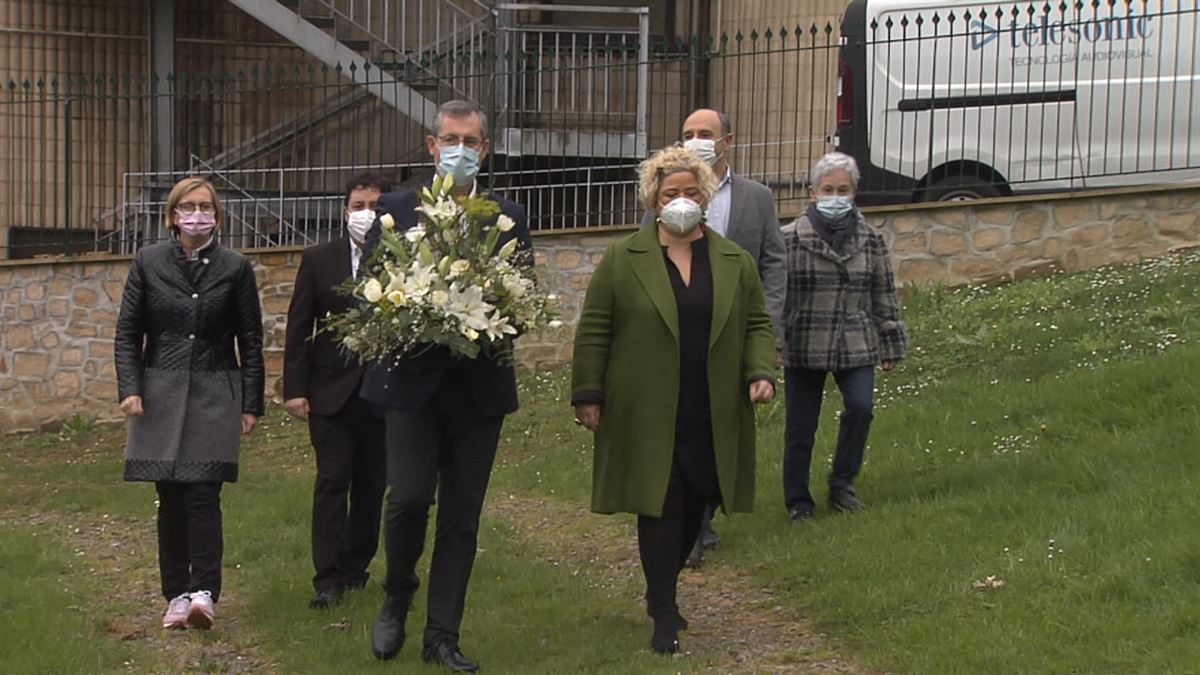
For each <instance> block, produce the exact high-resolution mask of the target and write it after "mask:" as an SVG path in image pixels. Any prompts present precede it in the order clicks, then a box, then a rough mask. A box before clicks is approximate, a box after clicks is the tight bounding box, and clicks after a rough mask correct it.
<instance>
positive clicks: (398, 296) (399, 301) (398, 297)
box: [387, 289, 407, 307]
mask: <svg viewBox="0 0 1200 675" xmlns="http://www.w3.org/2000/svg"><path fill="white" fill-rule="evenodd" d="M387 299H388V302H390V303H392V304H393V305H395V306H397V307H399V306H401V305H403V304H404V302H405V300H407V298H406V297H405V296H404V291H402V290H400V289H396V290H394V291H392V292H391V293H388V294H387Z"/></svg>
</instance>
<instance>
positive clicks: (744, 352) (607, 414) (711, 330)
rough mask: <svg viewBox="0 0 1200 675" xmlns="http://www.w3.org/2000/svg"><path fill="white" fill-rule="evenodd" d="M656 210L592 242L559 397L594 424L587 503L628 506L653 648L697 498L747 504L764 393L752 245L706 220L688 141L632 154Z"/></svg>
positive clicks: (762, 326)
mask: <svg viewBox="0 0 1200 675" xmlns="http://www.w3.org/2000/svg"><path fill="white" fill-rule="evenodd" d="M638 170H639V176H640V182H641V197H642V201H643V202H644V203H645V205H646V208H649V209H652V210H654V212H655V213H656V214H657V227H653V228H643V229H642V230H640V231H638V232H637V233H636V234H632V235H630V236H628V237H626V238H624V239H622V240H620V241H618V242H616V243H614V244H612V245H611V246H610V247H609V248H608V251H606V252H605V254H604V259H603V260H601V261H600V264H599V265H598V266H597V267H596V272H595V274H594V275H593V276H592V280H591V284H590V285H589V286H588V291H587V297H586V299H585V300H584V305H583V311H582V314H581V316H580V319H579V327H578V329H577V331H576V333H575V362H574V373H573V382H572V397H571V403H572V404H573V405H574V406H575V417H576V420H577V421H578V423H580V424H582V425H583V426H585V427H587V428H588V429H589V430H591V431H593V432H595V443H596V446H595V464H594V467H593V477H592V486H593V487H592V490H593V491H592V510H593V511H595V512H597V513H617V512H627V513H636V514H637V515H638V550H639V553H640V555H641V561H642V570H643V572H644V573H645V576H646V609H647V612H648V613H649V614H650V617H651V618H652V619H653V620H654V633H653V636H652V638H651V641H650V644H651V648H653V649H654V650H655V651H656V652H660V653H674V652H676V651H678V649H679V642H678V634H679V631H680V630H681V629H683V628H686V625H687V624H686V622H685V621H684V620H683V617H681V616H680V615H679V608H678V606H677V605H676V602H675V592H676V585H677V581H678V578H679V571H680V569H682V567H683V563H684V560H685V559H686V558H687V555H688V552H689V551H690V550H691V547H692V542H693V541H695V539H696V535H697V533H698V531H699V528H700V519H701V516H702V514H703V512H704V509H705V507H706V506H707V505H708V504H709V503H718V504H721V505H722V506H723V507H724V508H725V510H726V511H749V510H750V509H751V508H752V506H753V504H754V408H753V403H755V402H765V401H769V400H771V398H772V397H773V396H774V394H775V383H774V379H773V375H772V373H773V371H774V363H775V338H774V336H773V335H772V332H771V319H770V316H769V315H768V314H767V311H766V307H765V304H764V300H763V290H762V284H761V282H760V281H759V277H758V270H757V268H756V267H755V262H754V259H753V258H751V257H750V254H749V253H747V252H746V251H744V250H743V249H742V248H741V247H739V246H738V245H736V244H734V243H732V242H729V241H727V240H725V239H723V238H722V237H721V236H720V235H719V234H716V233H715V232H712V231H710V230H708V229H707V228H706V227H705V226H704V223H703V214H704V207H705V205H706V204H707V203H708V201H709V199H711V198H712V196H713V194H714V193H715V191H716V186H717V183H716V179H715V177H714V176H713V173H712V170H711V169H710V168H709V166H708V164H706V163H705V162H704V161H703V160H701V159H700V157H699V156H698V155H696V154H695V153H693V152H691V151H689V150H685V149H684V148H668V149H666V150H663V151H662V152H660V153H658V154H656V155H654V156H653V157H651V158H650V159H648V160H646V161H645V162H643V163H642V165H641V166H640V167H639V169H638Z"/></svg>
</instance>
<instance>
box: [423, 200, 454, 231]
mask: <svg viewBox="0 0 1200 675" xmlns="http://www.w3.org/2000/svg"><path fill="white" fill-rule="evenodd" d="M417 211H420V212H421V213H424V214H425V215H426V216H428V217H429V219H430V220H432V221H433V222H435V223H437V224H439V225H445V224H446V223H453V222H458V219H459V216H461V215H462V207H460V206H459V205H458V203H457V202H455V201H454V200H452V199H439V200H438V201H437V202H435V203H434V204H433V205H432V206H430V205H428V204H422V205H421V206H418V207H417Z"/></svg>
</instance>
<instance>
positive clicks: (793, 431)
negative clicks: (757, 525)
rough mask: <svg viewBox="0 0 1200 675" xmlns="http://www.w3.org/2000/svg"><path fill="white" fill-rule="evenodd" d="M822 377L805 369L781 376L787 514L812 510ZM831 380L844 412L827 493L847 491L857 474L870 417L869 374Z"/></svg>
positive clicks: (856, 371)
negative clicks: (810, 486) (810, 483)
mask: <svg viewBox="0 0 1200 675" xmlns="http://www.w3.org/2000/svg"><path fill="white" fill-rule="evenodd" d="M826 374H827V373H826V371H823V370H809V369H807V368H787V369H785V370H784V377H785V392H786V394H787V400H786V401H785V405H786V406H787V429H786V431H785V432H784V449H783V502H784V505H786V506H787V509H788V512H794V511H809V512H811V511H812V510H813V506H814V502H813V496H812V493H811V492H810V491H809V489H808V478H809V470H810V466H811V464H812V452H813V442H814V439H815V438H816V435H817V422H818V420H819V418H820V416H821V397H822V394H823V392H824V390H825V376H826ZM833 379H834V380H835V381H836V382H837V385H838V389H839V390H841V392H842V403H843V404H844V406H845V409H844V410H843V412H842V419H841V424H840V426H839V428H838V439H837V450H836V451H835V452H834V455H833V470H832V471H831V472H830V474H829V491H830V492H831V493H832V492H837V491H839V490H852V489H853V488H854V478H855V476H857V475H858V472H859V469H861V468H862V464H863V453H864V451H865V450H866V447H867V435H868V434H869V433H870V432H871V418H872V417H874V414H873V412H872V407H873V403H872V399H873V395H874V394H873V391H874V387H875V368H874V367H873V366H864V367H862V368H852V369H850V370H843V371H839V372H836V373H834V374H833Z"/></svg>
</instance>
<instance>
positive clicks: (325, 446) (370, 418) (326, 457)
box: [308, 396, 387, 591]
mask: <svg viewBox="0 0 1200 675" xmlns="http://www.w3.org/2000/svg"><path fill="white" fill-rule="evenodd" d="M308 432H309V438H311V439H312V445H313V449H314V450H315V451H316V455H317V480H316V485H315V486H314V488H313V506H312V558H313V567H314V568H315V569H316V575H315V576H314V577H313V588H315V589H317V590H318V591H326V590H333V589H336V588H346V587H361V586H363V585H364V584H366V583H367V578H368V576H369V575H368V573H367V565H369V564H371V559H372V558H374V557H375V551H376V550H378V548H379V522H380V519H381V515H382V514H381V511H382V506H383V493H384V488H385V487H386V485H387V480H386V473H385V472H384V453H383V435H384V426H383V420H382V419H379V418H378V417H376V416H375V415H374V414H373V412H372V410H371V406H370V404H369V403H367V402H366V401H364V400H362V399H361V398H359V397H357V396H351V397H350V399H349V400H347V401H346V405H344V406H343V407H342V409H341V410H340V411H338V412H337V413H336V414H334V415H310V416H309V418H308Z"/></svg>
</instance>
